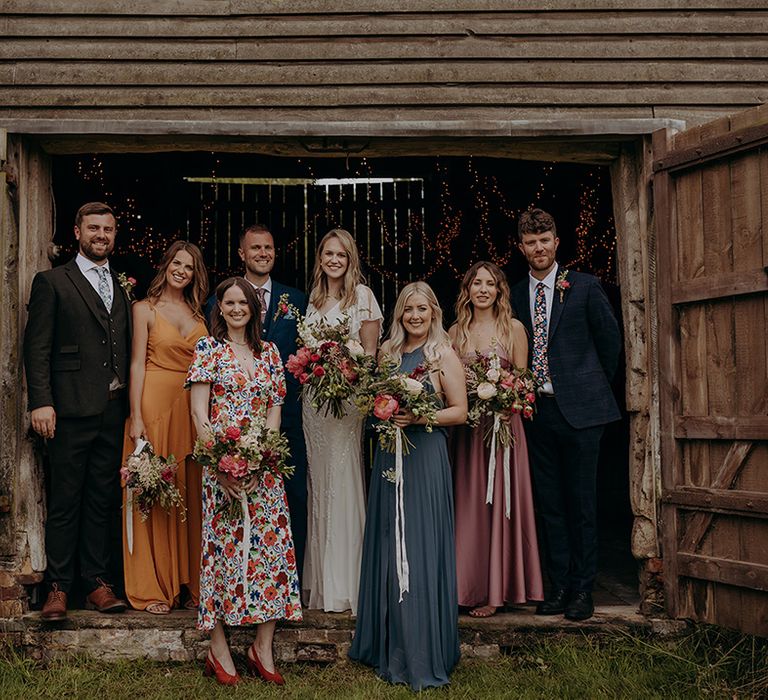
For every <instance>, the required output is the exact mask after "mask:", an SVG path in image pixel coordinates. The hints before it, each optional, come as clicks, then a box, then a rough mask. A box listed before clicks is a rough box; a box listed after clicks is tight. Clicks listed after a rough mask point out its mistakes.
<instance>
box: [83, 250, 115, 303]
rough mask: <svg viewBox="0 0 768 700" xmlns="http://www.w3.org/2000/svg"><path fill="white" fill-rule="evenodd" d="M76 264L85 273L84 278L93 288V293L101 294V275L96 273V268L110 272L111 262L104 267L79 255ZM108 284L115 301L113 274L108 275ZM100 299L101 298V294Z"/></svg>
mask: <svg viewBox="0 0 768 700" xmlns="http://www.w3.org/2000/svg"><path fill="white" fill-rule="evenodd" d="M75 262H76V263H77V266H78V267H79V268H80V272H82V273H83V277H85V279H87V280H88V284H90V285H91V287H93V291H94V292H96V294H99V273H98V272H96V268H101V269H102V270H106V271H107V272H109V261H107V262H105V263H104V264H103V265H99V264H98V263H95V262H93V260H89V259H88V258H86V257H85V255H83V254H82V253H78V254H77V257H76V258H75ZM107 284H108V285H109V290H110V291H111V292H112V298H113V299H114V298H115V285H114V282H113V280H112V275H111V274H110V275H107ZM99 298H101V295H100V294H99Z"/></svg>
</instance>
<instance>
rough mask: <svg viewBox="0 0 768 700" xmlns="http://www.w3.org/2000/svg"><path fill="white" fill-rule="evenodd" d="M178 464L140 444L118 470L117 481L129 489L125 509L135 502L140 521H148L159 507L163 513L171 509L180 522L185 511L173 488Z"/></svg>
mask: <svg viewBox="0 0 768 700" xmlns="http://www.w3.org/2000/svg"><path fill="white" fill-rule="evenodd" d="M177 470H178V464H177V463H176V459H175V458H174V456H173V455H168V457H161V456H160V455H157V454H155V451H154V449H152V445H151V444H150V443H148V442H146V441H145V440H141V441H140V442H139V443H138V444H137V445H136V450H135V451H134V452H133V453H132V454H130V455H128V458H127V459H126V460H125V463H124V464H123V466H122V467H121V469H120V478H121V479H122V481H123V483H124V484H125V486H126V488H127V489H129V492H128V493H129V494H130V498H129V499H128V502H129V506H130V507H131V508H132V505H133V503H134V502H135V503H136V505H137V507H138V509H139V512H140V513H141V519H142V521H144V520H146V519H147V518H148V517H149V514H150V513H151V512H152V508H154V506H155V505H159V506H160V507H161V508H164V509H165V510H166V511H170V509H171V508H173V507H174V506H175V507H176V508H178V509H179V510H180V511H181V514H182V519H183V518H185V517H186V509H185V508H184V502H183V500H182V498H181V493H179V489H178V488H177V487H176V471H177Z"/></svg>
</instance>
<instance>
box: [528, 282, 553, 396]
mask: <svg viewBox="0 0 768 700" xmlns="http://www.w3.org/2000/svg"><path fill="white" fill-rule="evenodd" d="M531 370H533V376H534V377H535V379H536V385H537V386H539V387H541V386H543V385H544V384H546V383H547V382H548V381H549V361H548V360H547V298H546V296H544V283H543V282H539V283H538V284H537V285H536V299H535V300H534V302H533V357H532V358H531Z"/></svg>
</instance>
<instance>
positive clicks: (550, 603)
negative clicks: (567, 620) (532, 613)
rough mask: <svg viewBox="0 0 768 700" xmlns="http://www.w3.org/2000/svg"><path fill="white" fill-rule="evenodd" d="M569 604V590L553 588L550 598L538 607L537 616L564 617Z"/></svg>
mask: <svg viewBox="0 0 768 700" xmlns="http://www.w3.org/2000/svg"><path fill="white" fill-rule="evenodd" d="M567 603H568V589H567V588H553V589H552V590H551V591H550V593H549V597H548V598H547V599H546V600H543V601H542V602H541V603H539V604H538V605H537V606H536V614H537V615H562V614H563V612H565V606H566V604H567Z"/></svg>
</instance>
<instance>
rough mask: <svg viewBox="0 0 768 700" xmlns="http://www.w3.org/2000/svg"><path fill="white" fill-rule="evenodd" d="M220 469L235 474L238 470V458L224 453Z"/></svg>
mask: <svg viewBox="0 0 768 700" xmlns="http://www.w3.org/2000/svg"><path fill="white" fill-rule="evenodd" d="M219 471H220V472H224V473H225V474H229V475H230V476H233V475H234V473H235V472H236V471H237V460H236V459H235V458H234V457H233V456H232V455H223V456H222V458H221V459H220V460H219Z"/></svg>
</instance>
